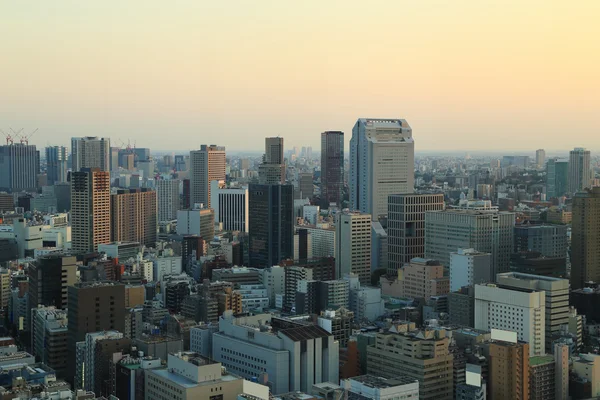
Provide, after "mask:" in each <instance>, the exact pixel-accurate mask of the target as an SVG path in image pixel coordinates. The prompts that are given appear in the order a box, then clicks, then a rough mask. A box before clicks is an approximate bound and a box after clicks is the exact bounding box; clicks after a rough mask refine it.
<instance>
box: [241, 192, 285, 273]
mask: <svg viewBox="0 0 600 400" xmlns="http://www.w3.org/2000/svg"><path fill="white" fill-rule="evenodd" d="M248 191H249V193H248V194H249V200H248V208H249V217H248V234H249V257H250V266H251V267H257V268H265V267H270V266H273V265H277V264H279V262H280V261H281V260H285V259H292V258H293V257H294V221H295V219H294V186H293V185H261V184H258V185H257V184H251V185H250V187H249V189H248Z"/></svg>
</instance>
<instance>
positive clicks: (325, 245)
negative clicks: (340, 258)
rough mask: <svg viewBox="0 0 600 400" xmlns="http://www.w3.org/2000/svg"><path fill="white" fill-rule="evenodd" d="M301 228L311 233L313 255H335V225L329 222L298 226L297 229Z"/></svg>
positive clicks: (317, 256)
mask: <svg viewBox="0 0 600 400" xmlns="http://www.w3.org/2000/svg"><path fill="white" fill-rule="evenodd" d="M299 229H305V230H306V231H307V233H308V234H309V235H310V237H311V246H312V255H313V257H315V258H320V257H335V254H336V253H335V252H336V240H335V235H336V233H335V227H333V226H331V225H330V224H328V223H319V224H317V225H301V226H297V227H296V231H297V230H299Z"/></svg>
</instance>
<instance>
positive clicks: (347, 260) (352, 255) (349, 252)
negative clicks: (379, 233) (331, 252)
mask: <svg viewBox="0 0 600 400" xmlns="http://www.w3.org/2000/svg"><path fill="white" fill-rule="evenodd" d="M337 218H338V219H337V221H336V224H335V236H336V245H337V250H336V258H335V269H336V274H335V275H336V277H338V278H341V277H343V276H344V275H346V274H350V273H352V274H356V275H358V278H359V280H360V283H361V284H362V285H369V284H370V282H371V215H369V214H366V213H361V212H358V211H355V212H347V211H345V212H342V213H341V214H339V215H338V217H337Z"/></svg>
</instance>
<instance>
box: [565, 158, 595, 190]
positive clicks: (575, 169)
mask: <svg viewBox="0 0 600 400" xmlns="http://www.w3.org/2000/svg"><path fill="white" fill-rule="evenodd" d="M591 183H592V169H591V165H590V151H589V150H586V149H584V148H581V147H576V148H575V149H573V150H571V151H570V152H569V192H570V193H571V194H572V195H574V194H575V193H576V192H579V191H580V190H583V189H585V188H588V187H590V184H591Z"/></svg>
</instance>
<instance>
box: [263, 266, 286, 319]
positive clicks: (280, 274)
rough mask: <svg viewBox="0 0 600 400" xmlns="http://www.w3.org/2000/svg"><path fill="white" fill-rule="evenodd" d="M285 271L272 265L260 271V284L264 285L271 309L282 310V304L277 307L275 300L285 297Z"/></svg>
mask: <svg viewBox="0 0 600 400" xmlns="http://www.w3.org/2000/svg"><path fill="white" fill-rule="evenodd" d="M286 270H287V268H284V267H280V266H279V265H274V266H272V267H270V268H264V269H262V270H260V275H259V280H260V283H262V284H263V285H265V287H266V288H267V296H268V297H269V304H270V305H271V307H273V308H279V309H281V308H283V304H281V305H280V306H279V307H278V306H277V299H278V298H279V299H283V297H284V295H285V290H286ZM290 290H291V289H290ZM282 303H283V302H282Z"/></svg>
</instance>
